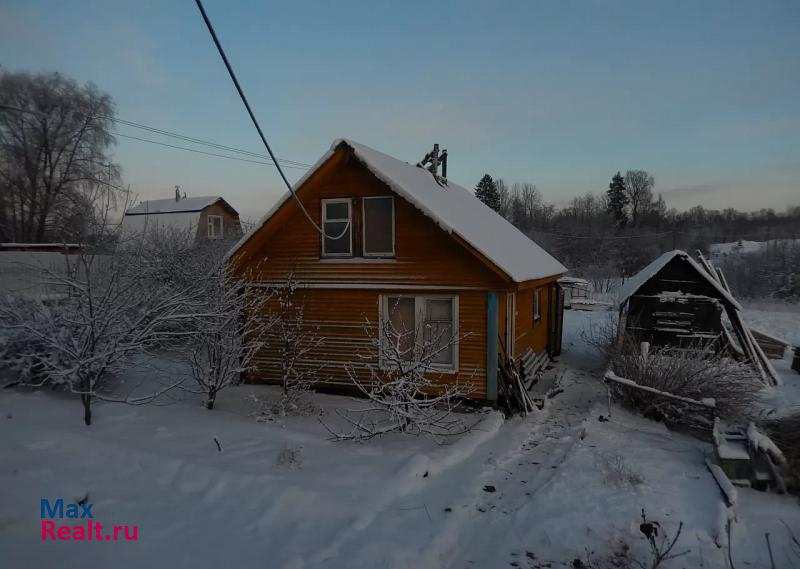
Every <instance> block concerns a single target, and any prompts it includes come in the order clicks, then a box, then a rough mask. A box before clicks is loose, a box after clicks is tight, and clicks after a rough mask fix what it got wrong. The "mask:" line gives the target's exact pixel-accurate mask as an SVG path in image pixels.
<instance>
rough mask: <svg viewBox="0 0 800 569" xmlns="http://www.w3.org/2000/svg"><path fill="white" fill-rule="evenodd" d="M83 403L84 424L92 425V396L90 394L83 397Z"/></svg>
mask: <svg viewBox="0 0 800 569" xmlns="http://www.w3.org/2000/svg"><path fill="white" fill-rule="evenodd" d="M81 402H82V403H83V422H84V423H86V426H87V427H88V426H91V424H92V396H91V395H90V394H88V393H86V394H83V395H81Z"/></svg>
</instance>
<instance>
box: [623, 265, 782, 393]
mask: <svg viewBox="0 0 800 569" xmlns="http://www.w3.org/2000/svg"><path fill="white" fill-rule="evenodd" d="M619 309H620V321H619V338H620V339H622V338H628V339H632V340H633V341H634V342H637V343H638V342H648V343H650V344H651V345H654V346H673V347H686V348H691V347H698V346H699V345H702V346H704V347H711V348H712V349H714V350H715V351H717V352H720V353H724V354H727V355H730V356H731V357H733V358H735V359H741V360H749V361H750V362H751V363H752V364H753V366H754V367H755V368H756V369H757V370H758V371H759V373H760V375H761V376H762V378H763V379H764V381H765V383H769V384H774V383H777V382H778V381H779V379H778V376H777V373H775V370H774V369H773V368H772V365H771V364H770V363H769V362H768V361H767V358H766V356H765V355H764V352H763V350H762V349H761V347H760V346H759V345H758V343H757V342H756V340H755V339H754V338H753V334H752V332H751V331H750V330H749V328H747V327H746V326H745V325H744V323H743V322H742V318H741V314H740V311H741V310H742V306H741V305H740V304H739V302H738V301H737V300H736V299H735V298H734V297H733V295H732V294H731V292H730V289H729V288H728V285H727V283H726V282H725V278H724V276H723V275H722V273H721V272H720V271H719V269H714V268H713V267H712V266H711V265H710V264H709V263H708V262H707V261H706V260H705V259H704V258H703V257H702V255H700V254H699V253H698V260H695V259H693V258H692V257H691V256H690V255H689V253H687V252H685V251H680V250H675V251H669V252H667V253H664V254H663V255H661V256H660V257H658V258H657V259H655V260H654V261H653V262H652V263H650V264H649V265H647V266H646V267H645V268H644V269H642V270H641V271H640V272H639V273H637V274H636V275H634V276H633V277H631V278H630V279H629V280H628V281H627V282H626V283H625V284H624V285H623V287H622V288H621V289H620V292H619Z"/></svg>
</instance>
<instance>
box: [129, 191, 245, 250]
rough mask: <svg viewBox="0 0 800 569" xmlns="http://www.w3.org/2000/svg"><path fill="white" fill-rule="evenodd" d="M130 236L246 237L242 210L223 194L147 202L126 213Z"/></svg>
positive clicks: (176, 195) (206, 238) (195, 240)
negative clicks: (170, 233)
mask: <svg viewBox="0 0 800 569" xmlns="http://www.w3.org/2000/svg"><path fill="white" fill-rule="evenodd" d="M122 230H123V232H124V233H125V234H126V235H136V234H148V233H151V232H154V231H165V230H166V231H171V232H181V233H185V234H186V235H187V236H188V237H189V238H190V239H192V240H193V241H194V242H196V243H198V242H202V241H206V240H217V239H238V238H240V237H241V236H242V226H241V224H240V223H239V213H238V212H237V211H236V210H235V209H233V207H232V206H231V205H230V204H229V203H228V202H226V201H225V200H224V199H223V198H222V197H220V196H198V197H190V198H187V197H185V196H183V197H181V196H180V194H178V192H177V191H176V193H175V198H174V199H163V200H148V201H143V202H141V203H140V204H138V205H137V206H136V207H133V208H131V209H129V210H127V211H126V212H125V216H124V217H123V218H122Z"/></svg>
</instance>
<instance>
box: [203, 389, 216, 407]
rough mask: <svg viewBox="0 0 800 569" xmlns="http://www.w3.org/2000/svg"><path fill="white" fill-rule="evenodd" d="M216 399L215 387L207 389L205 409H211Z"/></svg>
mask: <svg viewBox="0 0 800 569" xmlns="http://www.w3.org/2000/svg"><path fill="white" fill-rule="evenodd" d="M216 400H217V390H216V389H209V390H208V397H207V398H206V409H209V410H211V409H213V408H214V402H215V401H216Z"/></svg>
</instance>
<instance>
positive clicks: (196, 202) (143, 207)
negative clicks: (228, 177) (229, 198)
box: [125, 196, 224, 215]
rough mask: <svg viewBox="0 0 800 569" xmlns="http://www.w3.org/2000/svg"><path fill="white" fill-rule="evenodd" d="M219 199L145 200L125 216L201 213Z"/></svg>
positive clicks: (209, 197) (217, 197)
mask: <svg viewBox="0 0 800 569" xmlns="http://www.w3.org/2000/svg"><path fill="white" fill-rule="evenodd" d="M221 199H222V196H197V197H191V198H183V199H181V200H180V201H175V198H170V199H164V200H147V201H143V202H142V203H140V204H139V205H137V206H136V207H132V208H131V209H129V210H128V211H126V212H125V215H143V214H149V215H152V214H157V213H180V212H187V211H201V210H203V209H205V208H207V207H208V206H210V205H211V204H213V203H216V202H217V201H219V200H221ZM223 201H224V200H223Z"/></svg>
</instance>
